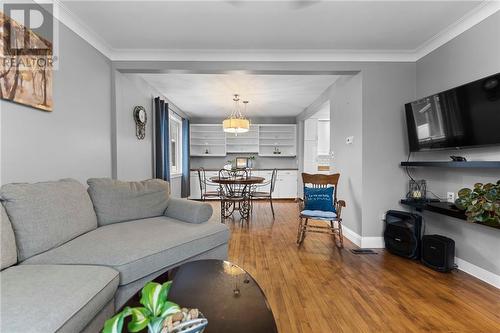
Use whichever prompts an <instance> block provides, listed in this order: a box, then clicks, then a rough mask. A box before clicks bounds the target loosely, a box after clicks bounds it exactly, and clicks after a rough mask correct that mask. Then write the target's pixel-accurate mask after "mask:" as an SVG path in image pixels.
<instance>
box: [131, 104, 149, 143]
mask: <svg viewBox="0 0 500 333" xmlns="http://www.w3.org/2000/svg"><path fill="white" fill-rule="evenodd" d="M134 120H135V136H136V137H137V139H139V140H144V138H145V137H146V123H147V122H148V117H147V115H146V109H144V107H142V106H140V105H138V106H136V107H135V108H134Z"/></svg>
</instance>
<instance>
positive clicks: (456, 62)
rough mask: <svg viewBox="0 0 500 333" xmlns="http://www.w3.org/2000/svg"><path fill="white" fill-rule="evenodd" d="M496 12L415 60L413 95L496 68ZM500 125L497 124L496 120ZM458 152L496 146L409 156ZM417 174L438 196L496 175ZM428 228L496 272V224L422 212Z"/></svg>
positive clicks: (485, 155)
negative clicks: (490, 226) (450, 240)
mask: <svg viewBox="0 0 500 333" xmlns="http://www.w3.org/2000/svg"><path fill="white" fill-rule="evenodd" d="M499 41H500V12H498V13H496V14H494V15H492V16H490V17H489V18H487V19H486V20H484V21H483V22H481V23H479V24H478V25H476V26H474V27H472V28H471V29H469V30H468V31H466V32H464V33H463V34H461V35H459V36H458V37H456V38H455V39H453V40H451V41H450V42H448V43H447V44H446V45H444V46H442V47H440V48H438V49H437V50H435V51H434V52H432V53H430V54H429V55H427V56H425V57H424V58H422V59H420V60H419V61H418V62H417V73H416V77H417V85H416V87H417V97H418V98H420V97H425V96H428V95H430V94H434V93H437V92H440V91H443V90H446V89H450V88H453V87H456V86H459V85H462V84H464V83H468V82H471V81H474V80H477V79H480V78H482V77H485V76H488V75H491V74H495V73H498V72H500V42H499ZM499 126H500V125H499ZM449 155H463V156H466V157H467V158H468V159H469V160H495V161H498V160H500V147H499V146H496V147H490V148H480V149H468V150H462V151H437V152H422V153H417V154H414V156H413V157H412V159H413V160H448V159H449V157H448V156H449ZM414 173H415V175H416V177H417V178H423V179H426V180H427V187H428V188H430V189H431V190H432V191H433V192H435V193H436V194H437V195H438V196H441V197H445V196H446V192H448V191H450V192H455V193H456V192H457V191H458V190H459V189H460V188H462V187H471V186H472V185H473V184H474V183H476V182H493V181H496V180H498V179H500V172H499V170H481V169H476V170H468V169H464V170H449V169H425V168H421V169H415V171H414ZM424 217H425V221H426V225H427V233H429V234H432V233H438V234H442V235H445V236H448V237H451V238H453V239H454V240H455V242H456V256H457V257H459V258H460V259H463V260H465V261H467V262H469V263H472V264H473V265H476V266H479V267H481V268H483V269H485V270H488V271H489V272H492V273H494V274H496V275H500V256H499V255H498V254H499V253H500V230H497V229H493V228H488V227H484V226H480V225H474V224H470V223H467V222H465V221H461V220H457V219H453V218H449V217H445V216H441V215H438V214H433V213H426V214H424Z"/></svg>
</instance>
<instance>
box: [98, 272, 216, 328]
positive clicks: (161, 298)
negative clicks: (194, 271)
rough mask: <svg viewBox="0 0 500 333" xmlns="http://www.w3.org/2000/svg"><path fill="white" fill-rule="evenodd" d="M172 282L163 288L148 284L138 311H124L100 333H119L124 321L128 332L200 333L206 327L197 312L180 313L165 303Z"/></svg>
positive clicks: (108, 322) (127, 309)
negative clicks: (128, 319) (127, 320)
mask: <svg viewBox="0 0 500 333" xmlns="http://www.w3.org/2000/svg"><path fill="white" fill-rule="evenodd" d="M171 285H172V281H168V282H166V283H164V284H159V283H156V282H148V283H147V284H146V285H145V286H144V288H143V289H142V290H141V299H140V303H141V304H142V306H141V307H135V308H131V307H126V308H124V309H123V311H121V312H119V313H117V314H116V315H115V316H114V317H112V318H111V319H108V320H107V321H106V323H105V324H104V329H103V331H102V333H121V332H122V330H123V325H124V321H125V318H127V317H131V320H130V322H129V323H128V325H127V329H128V331H129V332H139V331H141V330H143V329H145V328H146V327H147V329H148V332H149V333H160V332H161V333H177V332H185V333H202V332H203V330H204V329H205V327H206V326H207V324H208V321H207V320H206V319H205V318H203V315H202V314H201V313H200V312H199V311H198V310H197V309H191V310H188V309H185V308H184V309H181V308H180V307H179V305H177V304H175V303H173V302H170V301H168V300H167V296H168V292H169V290H170V287H171Z"/></svg>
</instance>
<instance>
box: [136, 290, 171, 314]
mask: <svg viewBox="0 0 500 333" xmlns="http://www.w3.org/2000/svg"><path fill="white" fill-rule="evenodd" d="M162 289H163V288H162V285H161V284H159V283H156V282H148V283H147V284H146V285H145V286H144V288H142V291H141V300H140V302H141V304H142V305H143V306H144V307H145V308H146V309H148V310H149V311H150V312H151V314H152V316H153V317H158V316H159V315H160V313H161V309H162V305H163V304H164V303H165V301H166V297H164V293H162Z"/></svg>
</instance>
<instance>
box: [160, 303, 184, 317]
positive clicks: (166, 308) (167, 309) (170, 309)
mask: <svg viewBox="0 0 500 333" xmlns="http://www.w3.org/2000/svg"><path fill="white" fill-rule="evenodd" d="M179 311H181V308H180V306H179V305H177V304H175V303H174V302H170V301H166V302H165V303H164V304H163V309H162V312H161V316H160V317H167V316H170V315H171V314H174V313H177V312H179Z"/></svg>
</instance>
